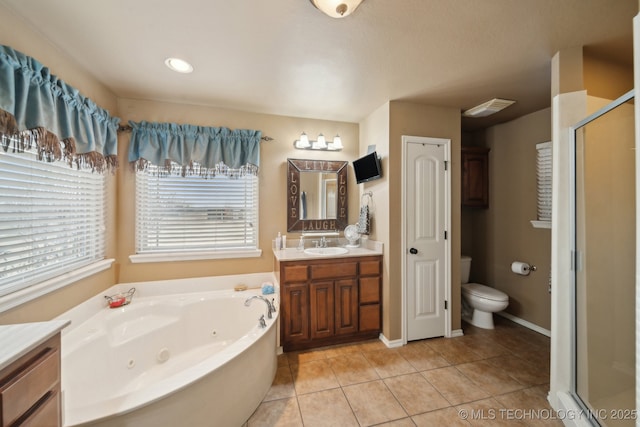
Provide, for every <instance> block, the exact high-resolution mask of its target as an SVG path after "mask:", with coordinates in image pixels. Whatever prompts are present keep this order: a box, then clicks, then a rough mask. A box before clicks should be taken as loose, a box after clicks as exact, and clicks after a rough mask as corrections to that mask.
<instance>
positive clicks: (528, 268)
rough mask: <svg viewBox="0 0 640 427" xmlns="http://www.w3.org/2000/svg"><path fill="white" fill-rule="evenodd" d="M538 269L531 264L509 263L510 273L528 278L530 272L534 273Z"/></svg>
mask: <svg viewBox="0 0 640 427" xmlns="http://www.w3.org/2000/svg"><path fill="white" fill-rule="evenodd" d="M537 269H538V267H536V266H535V265H533V264H529V263H527V262H522V261H514V262H512V263H511V271H512V272H514V273H515V274H519V275H521V276H528V275H529V273H531V272H532V271H536V270H537Z"/></svg>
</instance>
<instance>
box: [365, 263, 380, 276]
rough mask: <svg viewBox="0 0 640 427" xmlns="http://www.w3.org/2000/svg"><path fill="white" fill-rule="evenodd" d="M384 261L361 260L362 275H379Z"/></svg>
mask: <svg viewBox="0 0 640 427" xmlns="http://www.w3.org/2000/svg"><path fill="white" fill-rule="evenodd" d="M381 267H382V263H381V262H380V260H373V261H360V275H361V276H378V275H380V273H382V271H381V270H382V269H381Z"/></svg>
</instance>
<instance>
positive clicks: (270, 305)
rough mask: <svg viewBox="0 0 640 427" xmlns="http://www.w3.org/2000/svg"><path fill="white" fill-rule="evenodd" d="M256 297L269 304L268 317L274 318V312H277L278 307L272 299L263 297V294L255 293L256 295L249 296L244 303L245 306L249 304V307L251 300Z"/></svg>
mask: <svg viewBox="0 0 640 427" xmlns="http://www.w3.org/2000/svg"><path fill="white" fill-rule="evenodd" d="M254 299H259V300H262V301H264V302H265V303H266V304H267V317H268V318H269V319H272V318H273V313H275V312H276V308H275V306H274V305H273V304H272V303H271V301H269V300H268V299H266V298H265V297H263V296H262V295H254V296H251V297H249V298H247V299H246V300H245V301H244V305H245V306H247V307H249V306H250V305H251V300H254Z"/></svg>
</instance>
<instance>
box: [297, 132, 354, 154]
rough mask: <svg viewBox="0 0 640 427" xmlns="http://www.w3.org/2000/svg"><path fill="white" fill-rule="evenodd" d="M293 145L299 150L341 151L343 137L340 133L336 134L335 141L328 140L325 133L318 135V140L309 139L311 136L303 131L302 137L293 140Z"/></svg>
mask: <svg viewBox="0 0 640 427" xmlns="http://www.w3.org/2000/svg"><path fill="white" fill-rule="evenodd" d="M293 146H294V147H295V148H297V149H298V150H316V151H318V150H320V151H341V150H342V149H343V148H344V147H343V146H342V138H340V135H336V137H335V138H333V141H327V140H326V138H325V137H324V135H323V134H320V135H318V139H317V140H316V141H309V137H308V136H307V134H306V133H304V132H302V135H300V139H297V140H295V141H293Z"/></svg>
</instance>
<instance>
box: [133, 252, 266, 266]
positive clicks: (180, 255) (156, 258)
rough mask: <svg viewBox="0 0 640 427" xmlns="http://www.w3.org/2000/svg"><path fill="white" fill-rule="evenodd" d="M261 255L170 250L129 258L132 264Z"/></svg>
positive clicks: (255, 255)
mask: <svg viewBox="0 0 640 427" xmlns="http://www.w3.org/2000/svg"><path fill="white" fill-rule="evenodd" d="M261 255H262V250H260V249H253V250H243V251H224V252H222V251H220V252H214V251H212V252H170V253H157V254H136V255H129V260H130V261H131V262H132V263H134V264H139V263H146V262H174V261H202V260H208V259H230V258H257V257H259V256H261Z"/></svg>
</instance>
